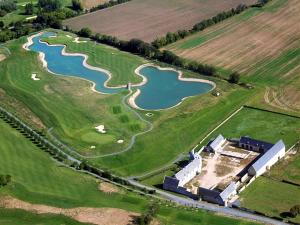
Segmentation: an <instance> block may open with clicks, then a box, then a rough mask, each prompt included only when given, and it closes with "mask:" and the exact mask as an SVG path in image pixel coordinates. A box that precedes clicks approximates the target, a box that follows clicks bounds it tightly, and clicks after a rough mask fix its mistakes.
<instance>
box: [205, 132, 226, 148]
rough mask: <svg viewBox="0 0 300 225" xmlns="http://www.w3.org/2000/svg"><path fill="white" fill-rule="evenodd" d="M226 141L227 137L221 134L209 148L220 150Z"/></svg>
mask: <svg viewBox="0 0 300 225" xmlns="http://www.w3.org/2000/svg"><path fill="white" fill-rule="evenodd" d="M225 142H226V139H225V138H224V137H223V136H222V135H221V134H219V136H218V137H216V139H215V140H213V141H212V142H211V143H210V144H209V145H208V146H207V149H208V150H209V151H211V152H219V151H221V150H222V146H223V145H224V143H225Z"/></svg>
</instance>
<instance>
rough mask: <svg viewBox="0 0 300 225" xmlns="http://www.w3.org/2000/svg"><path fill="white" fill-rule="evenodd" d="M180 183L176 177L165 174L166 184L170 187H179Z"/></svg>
mask: <svg viewBox="0 0 300 225" xmlns="http://www.w3.org/2000/svg"><path fill="white" fill-rule="evenodd" d="M178 184H179V180H177V179H176V178H175V177H169V176H165V179H164V186H165V185H167V186H168V187H170V186H172V187H177V186H178Z"/></svg>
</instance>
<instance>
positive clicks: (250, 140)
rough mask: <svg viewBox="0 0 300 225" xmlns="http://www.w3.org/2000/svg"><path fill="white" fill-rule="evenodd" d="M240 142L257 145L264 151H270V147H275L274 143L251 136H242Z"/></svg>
mask: <svg viewBox="0 0 300 225" xmlns="http://www.w3.org/2000/svg"><path fill="white" fill-rule="evenodd" d="M240 144H247V145H251V146H257V147H259V148H261V149H263V150H264V151H268V150H269V149H270V148H272V147H273V144H271V143H269V142H265V141H260V140H256V139H253V138H250V137H241V139H240Z"/></svg>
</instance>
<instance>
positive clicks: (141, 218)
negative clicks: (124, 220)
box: [134, 202, 159, 225]
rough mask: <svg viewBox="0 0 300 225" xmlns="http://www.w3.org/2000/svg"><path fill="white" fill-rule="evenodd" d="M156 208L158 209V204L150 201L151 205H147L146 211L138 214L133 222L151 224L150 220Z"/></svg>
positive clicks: (143, 224) (142, 224)
mask: <svg viewBox="0 0 300 225" xmlns="http://www.w3.org/2000/svg"><path fill="white" fill-rule="evenodd" d="M158 210H159V206H158V204H157V203H155V202H154V203H152V204H151V205H149V207H148V209H147V211H146V212H144V213H143V214H141V215H140V216H138V217H137V218H136V219H135V220H134V224H136V225H149V224H151V222H152V221H153V218H154V217H155V216H156V214H157V213H158Z"/></svg>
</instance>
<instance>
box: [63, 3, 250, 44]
mask: <svg viewBox="0 0 300 225" xmlns="http://www.w3.org/2000/svg"><path fill="white" fill-rule="evenodd" d="M255 2H256V1H255V0H227V1H219V0H210V1H206V0H185V1H180V0H164V1H161V0H133V1H130V2H128V3H126V4H121V5H118V6H115V7H112V8H108V9H105V10H99V11H97V12H93V13H89V14H86V15H82V16H79V17H76V18H72V19H68V20H66V21H65V22H64V24H65V25H68V26H70V27H71V28H72V29H74V30H79V29H81V28H83V27H89V28H91V29H92V31H93V32H95V33H97V32H98V33H102V34H109V35H112V36H116V37H118V38H119V39H121V40H129V39H132V38H138V39H141V40H144V41H148V42H151V41H153V40H154V39H156V38H157V37H161V36H164V35H165V34H166V33H167V32H175V31H177V30H180V29H181V30H182V29H191V28H192V27H193V25H194V24H196V23H198V22H200V21H202V20H203V19H208V18H211V17H213V16H215V15H216V14H218V13H220V12H222V11H225V10H229V9H231V8H233V7H236V6H238V5H239V4H241V3H246V4H252V3H255ZM99 21H101V23H99Z"/></svg>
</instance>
